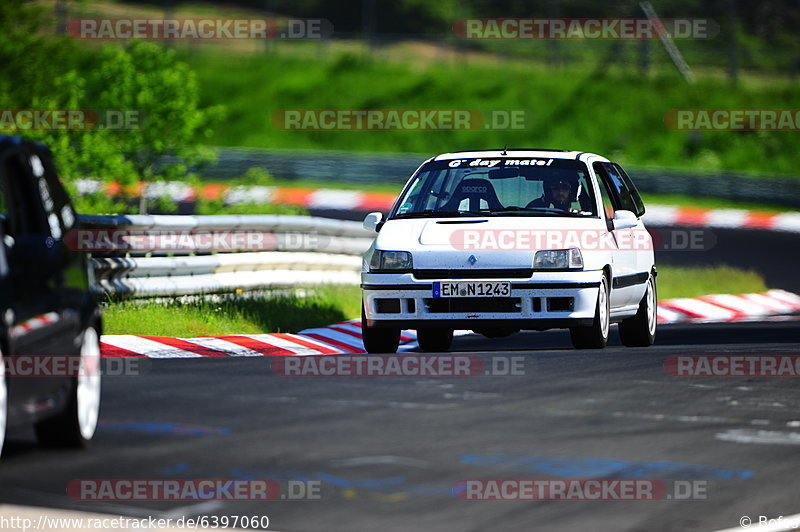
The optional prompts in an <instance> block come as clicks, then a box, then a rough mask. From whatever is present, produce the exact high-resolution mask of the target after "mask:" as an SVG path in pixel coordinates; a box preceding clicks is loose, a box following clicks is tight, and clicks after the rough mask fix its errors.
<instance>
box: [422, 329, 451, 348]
mask: <svg viewBox="0 0 800 532" xmlns="http://www.w3.org/2000/svg"><path fill="white" fill-rule="evenodd" d="M417 342H418V343H419V347H420V349H422V350H423V351H426V352H431V351H439V352H442V351H449V350H450V346H451V345H453V329H432V328H424V329H417Z"/></svg>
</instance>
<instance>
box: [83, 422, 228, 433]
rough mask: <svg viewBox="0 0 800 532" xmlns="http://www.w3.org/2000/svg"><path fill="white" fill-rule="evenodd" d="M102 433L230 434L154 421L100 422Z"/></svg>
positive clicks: (201, 427)
mask: <svg viewBox="0 0 800 532" xmlns="http://www.w3.org/2000/svg"><path fill="white" fill-rule="evenodd" d="M98 427H99V429H100V430H101V431H103V432H144V433H147V434H176V435H181V436H210V435H214V434H216V435H219V434H230V433H231V432H232V431H231V429H229V428H226V427H209V426H204V425H183V424H181V423H162V422H155V421H101V422H100V423H99V425H98Z"/></svg>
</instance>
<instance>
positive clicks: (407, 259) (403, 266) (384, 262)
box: [369, 250, 414, 271]
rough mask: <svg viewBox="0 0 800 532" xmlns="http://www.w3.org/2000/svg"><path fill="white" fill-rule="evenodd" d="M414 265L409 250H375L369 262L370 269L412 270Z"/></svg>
mask: <svg viewBox="0 0 800 532" xmlns="http://www.w3.org/2000/svg"><path fill="white" fill-rule="evenodd" d="M413 267H414V262H413V261H412V260H411V253H409V252H408V251H380V250H375V253H373V254H372V260H370V262H369V269H370V270H392V271H410V270H411V269H412V268H413Z"/></svg>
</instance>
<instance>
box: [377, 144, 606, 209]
mask: <svg viewBox="0 0 800 532" xmlns="http://www.w3.org/2000/svg"><path fill="white" fill-rule="evenodd" d="M476 215H481V216H485V215H493V216H576V217H591V216H596V212H595V201H594V191H593V189H592V186H591V181H590V179H589V172H588V170H587V168H586V165H585V164H584V163H582V162H580V161H575V160H566V159H550V158H521V159H517V158H512V157H498V158H494V159H493V158H487V159H454V160H445V161H432V162H430V163H428V164H426V165H425V166H423V167H422V169H421V170H420V171H419V172H418V173H417V175H416V176H415V177H414V179H413V181H412V182H411V184H410V185H409V186H408V187H407V188H406V189H405V191H404V193H403V195H402V197H401V199H400V201H399V202H398V203H397V204H396V206H395V210H394V211H393V213H392V217H394V218H418V217H457V216H476Z"/></svg>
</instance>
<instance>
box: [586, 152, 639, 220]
mask: <svg viewBox="0 0 800 532" xmlns="http://www.w3.org/2000/svg"><path fill="white" fill-rule="evenodd" d="M592 166H593V167H594V170H595V172H597V175H598V176H599V177H600V179H601V181H603V182H604V183H605V184H606V185H607V186H608V188H609V190H610V192H611V199H612V201H613V203H614V207H615V209H616V210H626V211H631V212H633V213H634V214H635V215H636V216H641V215H643V214H644V202H643V201H642V198H641V196H640V195H639V191H638V190H636V187H635V186H634V185H633V182H632V181H631V179H630V177H628V174H626V173H625V171H624V170H623V169H622V167H621V166H619V165H618V164H614V163H594V165H592Z"/></svg>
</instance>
